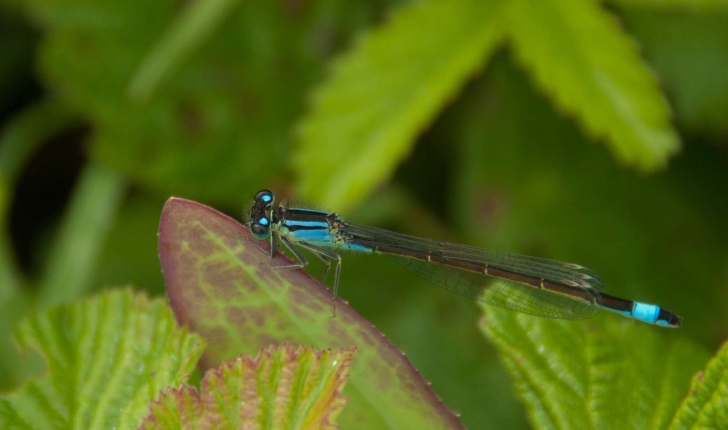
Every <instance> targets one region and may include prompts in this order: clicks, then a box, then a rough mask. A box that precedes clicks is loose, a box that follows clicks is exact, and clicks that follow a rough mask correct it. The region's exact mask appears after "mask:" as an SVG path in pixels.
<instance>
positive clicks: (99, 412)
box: [0, 290, 203, 430]
mask: <svg viewBox="0 0 728 430" xmlns="http://www.w3.org/2000/svg"><path fill="white" fill-rule="evenodd" d="M17 339H18V342H19V343H20V345H21V347H23V348H24V349H27V348H32V349H34V350H37V351H38V352H40V353H41V355H42V356H43V358H44V359H45V362H46V372H47V375H46V376H45V377H43V378H42V379H39V380H34V381H29V382H28V383H26V384H25V385H24V386H23V387H22V388H20V389H19V390H18V391H16V392H13V393H11V394H8V395H7V396H4V397H3V398H2V399H0V428H15V429H38V430H40V429H43V430H47V429H68V428H76V429H110V428H124V429H126V428H133V427H136V426H137V425H138V424H140V423H141V419H142V417H143V416H144V415H145V414H146V412H147V410H148V407H149V402H150V401H151V400H152V399H153V398H155V397H156V396H157V394H158V392H159V391H160V390H162V389H165V388H166V387H167V386H169V385H179V384H180V383H182V382H183V381H184V380H185V379H186V377H187V374H189V372H191V371H192V370H193V369H194V367H195V364H196V363H197V360H198V358H199V357H200V355H201V354H202V349H203V348H202V341H201V340H200V339H199V337H197V336H196V335H193V334H190V333H188V332H187V331H186V330H184V329H180V328H178V327H177V326H176V324H175V321H174V318H173V316H172V312H171V311H170V310H169V307H168V306H167V305H166V303H165V302H164V300H160V299H154V300H150V299H149V298H147V297H146V296H145V295H136V294H134V293H132V292H131V291H130V290H123V291H113V292H107V293H104V294H102V295H100V296H98V297H94V298H92V299H89V300H86V301H84V302H80V303H76V304H72V305H64V306H60V307H57V308H54V309H51V310H49V311H45V312H41V313H37V314H35V315H33V316H31V317H29V318H28V319H26V320H25V321H24V322H23V323H22V324H21V325H20V326H19V328H18V331H17Z"/></svg>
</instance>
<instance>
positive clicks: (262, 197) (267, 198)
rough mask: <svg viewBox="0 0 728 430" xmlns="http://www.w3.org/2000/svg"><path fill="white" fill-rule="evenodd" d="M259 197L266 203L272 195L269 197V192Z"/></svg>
mask: <svg viewBox="0 0 728 430" xmlns="http://www.w3.org/2000/svg"><path fill="white" fill-rule="evenodd" d="M260 199H261V200H263V201H264V202H266V203H268V202H270V201H272V200H273V197H271V196H270V194H265V195H263V196H261V197H260Z"/></svg>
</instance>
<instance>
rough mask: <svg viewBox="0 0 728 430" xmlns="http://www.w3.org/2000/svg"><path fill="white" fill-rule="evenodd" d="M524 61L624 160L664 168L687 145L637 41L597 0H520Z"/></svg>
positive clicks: (517, 27) (516, 40) (516, 35)
mask: <svg viewBox="0 0 728 430" xmlns="http://www.w3.org/2000/svg"><path fill="white" fill-rule="evenodd" d="M509 12H510V13H509V18H510V20H509V25H510V30H511V32H510V38H511V41H512V43H513V47H514V51H515V53H516V57H517V58H518V60H519V61H520V62H521V63H522V64H523V65H524V66H525V67H526V69H527V71H528V72H529V73H530V75H531V77H532V79H533V81H534V82H535V83H536V85H537V86H538V87H540V88H541V89H542V90H543V91H544V92H546V93H547V94H548V95H549V97H550V98H551V99H553V100H554V102H555V103H556V105H557V106H559V107H560V108H561V109H563V110H564V111H566V112H568V113H570V114H572V115H574V116H575V117H576V119H577V120H578V121H579V122H580V123H581V125H582V126H583V127H584V128H585V129H586V131H587V132H589V133H590V134H592V135H594V136H596V137H598V138H600V139H604V140H605V141H606V143H607V145H608V146H609V147H610V149H611V150H612V152H613V153H614V155H615V157H616V158H617V159H619V160H620V161H622V162H623V163H625V164H628V165H632V166H635V167H637V168H639V169H642V170H646V171H650V170H654V169H656V168H660V167H664V166H665V165H666V164H667V159H668V157H669V156H670V155H672V154H674V153H676V152H677V151H678V150H679V148H680V142H679V137H678V135H677V133H676V132H675V130H674V129H673V128H672V127H671V125H670V109H669V106H668V104H667V101H666V100H665V98H664V97H663V96H662V94H661V93H660V90H659V88H658V85H657V80H656V79H655V76H654V74H653V73H652V72H651V70H650V69H649V67H648V66H647V64H645V62H644V61H643V60H642V59H641V58H640V56H639V53H638V49H637V45H636V44H635V42H634V40H632V39H631V38H630V37H629V36H628V35H627V34H625V33H624V32H623V30H622V29H621V28H620V27H619V24H618V22H617V20H616V19H615V18H614V17H613V16H612V15H610V14H609V12H607V11H606V10H603V9H601V8H600V6H599V3H598V2H596V1H593V0H592V1H580V2H573V1H570V0H546V1H539V2H531V1H525V0H514V1H513V2H512V3H511V8H510V9H509Z"/></svg>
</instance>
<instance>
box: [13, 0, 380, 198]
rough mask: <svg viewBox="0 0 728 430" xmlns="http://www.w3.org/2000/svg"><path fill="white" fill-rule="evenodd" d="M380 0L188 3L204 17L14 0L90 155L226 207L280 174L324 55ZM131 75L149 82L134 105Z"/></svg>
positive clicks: (166, 4) (132, 5)
mask: <svg viewBox="0 0 728 430" xmlns="http://www.w3.org/2000/svg"><path fill="white" fill-rule="evenodd" d="M225 1H227V0H225ZM391 1H393V0H386V1H385V2H384V3H382V2H376V4H373V3H370V2H333V3H332V2H331V1H329V0H311V1H307V2H306V3H305V4H296V5H288V4H286V6H281V4H280V3H278V2H243V5H242V7H234V5H233V6H232V7H230V8H228V6H227V5H226V4H224V3H223V2H219V3H218V2H215V3H216V4H215V5H212V4H210V3H211V2H209V1H208V2H198V4H199V7H200V8H202V9H204V11H205V14H204V16H195V15H194V14H192V15H187V14H185V13H184V12H182V11H183V10H184V9H182V6H181V4H180V2H179V1H178V0H161V1H152V2H150V1H146V0H129V1H126V2H117V1H88V0H64V1H63V2H58V1H55V0H27V1H25V2H24V5H25V6H26V7H27V8H28V9H29V11H30V14H31V16H33V17H35V18H36V20H35V21H36V23H35V26H36V27H37V28H38V30H39V32H40V33H41V34H42V36H43V37H42V41H41V43H40V46H39V54H38V59H37V61H36V64H37V69H38V70H37V74H38V75H39V76H40V78H41V79H42V80H43V83H44V85H45V86H46V87H48V88H49V89H50V91H52V92H53V93H54V94H59V95H61V96H62V97H63V99H64V101H65V102H66V103H67V104H68V105H70V106H73V107H74V109H76V111H78V112H80V113H81V114H82V115H83V117H84V119H85V120H86V122H87V123H88V124H89V126H90V128H91V129H92V130H93V138H92V139H91V142H90V143H91V145H90V151H91V153H92V158H93V159H95V160H97V161H101V162H103V163H105V164H107V165H108V166H111V167H112V168H114V169H115V170H118V171H121V172H123V173H125V175H126V176H127V178H129V180H130V181H133V182H136V183H143V184H144V185H145V187H149V188H153V189H156V190H161V191H162V194H165V195H167V196H168V195H180V194H181V195H186V196H196V197H199V198H201V199H203V198H204V200H205V201H217V202H226V203H227V204H228V205H232V204H237V203H236V202H239V199H240V196H241V193H242V194H243V195H248V193H250V192H255V191H256V190H258V189H260V188H262V187H264V186H268V187H270V186H271V182H272V181H273V180H274V179H275V178H281V169H279V168H278V167H276V168H271V166H280V165H282V164H285V163H284V160H285V159H286V158H287V157H288V154H289V153H290V144H291V141H292V136H291V127H292V124H293V122H294V121H295V120H296V119H297V118H298V116H299V115H300V111H301V110H302V106H303V104H304V98H305V96H306V94H307V92H308V90H309V88H310V87H311V86H312V85H313V83H314V82H316V81H317V80H318V79H319V78H320V76H321V74H322V73H323V66H324V64H325V61H324V60H325V59H326V58H327V57H328V56H330V55H331V52H332V51H334V50H338V49H340V48H339V47H340V46H341V44H342V43H345V42H346V41H347V40H348V39H349V38H350V37H351V35H352V34H354V33H355V32H356V31H358V30H359V29H360V28H363V27H365V26H366V25H368V24H369V22H370V21H372V20H373V19H375V18H376V17H378V16H379V15H380V14H381V9H385V8H386V7H387V3H388V2H391ZM187 3H189V2H185V4H187ZM229 4H231V5H232V3H229ZM196 5H197V4H196ZM289 6H290V7H289ZM197 10H199V9H197ZM180 17H183V18H180ZM219 18H222V19H220V20H219V21H217V20H218V19H219ZM180 19H181V20H180ZM154 47H159V48H154ZM167 48H170V49H171V51H165V52H162V50H165V49H167ZM143 64H144V66H142V65H143ZM140 67H141V69H140ZM132 81H134V91H139V94H140V96H143V95H144V93H145V92H146V91H153V92H152V93H151V97H149V98H148V99H147V100H146V102H145V103H138V102H134V101H133V100H131V99H130V97H129V91H130V87H129V86H130V83H132ZM278 180H279V181H280V179H278Z"/></svg>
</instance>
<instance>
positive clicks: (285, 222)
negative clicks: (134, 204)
mask: <svg viewBox="0 0 728 430" xmlns="http://www.w3.org/2000/svg"><path fill="white" fill-rule="evenodd" d="M274 199H275V197H274V195H273V193H272V192H270V191H268V190H262V191H259V192H258V193H257V194H256V195H255V197H254V201H253V206H252V207H251V208H250V211H249V213H248V218H247V224H248V225H249V227H250V232H251V233H252V235H253V237H255V238H256V239H259V240H268V239H269V240H270V253H269V256H270V257H271V258H274V257H275V256H276V244H277V243H278V242H280V243H282V244H283V245H284V246H285V247H286V248H287V249H288V250H289V251H290V252H291V253H292V254H293V256H294V257H295V258H296V259H298V261H299V264H292V265H286V266H278V267H272V269H299V268H303V267H305V266H306V265H307V264H308V261H307V260H306V257H305V256H304V255H303V254H302V253H301V251H300V250H299V248H303V249H307V250H309V251H311V252H312V253H313V255H315V256H316V257H318V258H319V259H321V260H322V261H323V262H324V263H325V264H326V270H325V271H324V275H323V280H325V279H326V275H327V274H328V272H329V269H330V268H331V265H332V264H334V265H335V269H334V287H333V295H334V297H336V294H337V292H338V288H339V276H340V274H341V256H340V255H339V254H337V253H336V252H335V251H336V250H351V251H357V252H367V253H375V254H386V255H389V256H390V257H392V258H393V259H394V260H396V261H397V262H399V263H400V264H402V265H403V266H405V267H406V268H408V269H410V270H412V271H413V272H415V273H416V274H417V275H419V276H421V277H423V278H425V279H427V280H428V281H430V282H432V283H434V284H436V285H438V286H440V287H442V288H444V289H446V290H449V291H452V292H454V293H457V294H460V295H463V296H465V297H469V298H471V299H473V300H477V301H481V302H484V303H487V304H490V305H495V306H500V307H503V308H507V309H511V310H514V311H518V312H523V313H527V314H531V315H537V316H541V317H549V318H561V319H581V318H586V317H590V316H592V315H594V314H596V313H597V312H598V311H599V310H600V309H602V308H603V309H607V310H610V311H613V312H617V313H619V314H622V315H624V316H627V317H630V318H634V319H637V320H639V321H643V322H646V323H650V324H656V325H659V326H666V327H680V326H681V325H682V319H681V318H680V317H679V316H678V315H676V314H674V313H672V312H670V311H668V310H665V309H661V308H660V307H659V306H657V305H651V304H647V303H641V302H636V301H633V300H625V299H621V298H618V297H614V296H610V295H607V294H604V293H602V292H601V291H602V289H603V287H604V286H603V284H602V281H601V280H600V279H599V276H598V275H597V274H596V272H594V271H593V270H590V269H587V268H586V267H583V266H580V265H578V264H573V263H563V262H560V261H554V260H547V259H543V258H536V257H527V256H524V255H518V254H511V253H505V252H496V251H489V250H486V249H480V248H475V247H471V246H465V245H457V244H454V243H447V242H441V241H436V240H429V239H421V238H418V237H414V236H408V235H404V234H400V233H395V232H391V231H387V230H382V229H379V228H374V227H367V226H363V225H359V224H354V223H351V222H348V221H344V220H343V219H342V218H341V216H339V215H337V214H335V213H328V212H322V211H318V210H312V209H304V208H287V207H285V205H283V204H281V205H279V206H278V207H277V208H275V209H274V208H273V202H274ZM259 249H261V251H263V252H265V253H266V254H268V252H267V251H264V250H263V249H262V248H259Z"/></svg>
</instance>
